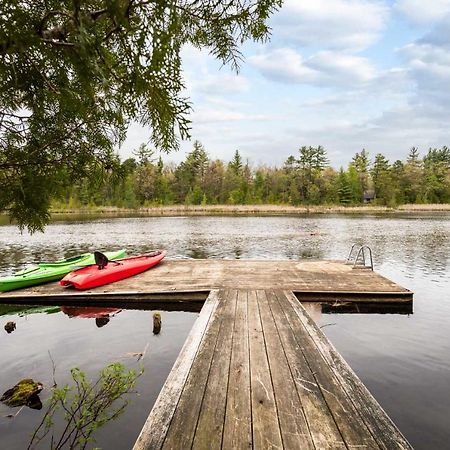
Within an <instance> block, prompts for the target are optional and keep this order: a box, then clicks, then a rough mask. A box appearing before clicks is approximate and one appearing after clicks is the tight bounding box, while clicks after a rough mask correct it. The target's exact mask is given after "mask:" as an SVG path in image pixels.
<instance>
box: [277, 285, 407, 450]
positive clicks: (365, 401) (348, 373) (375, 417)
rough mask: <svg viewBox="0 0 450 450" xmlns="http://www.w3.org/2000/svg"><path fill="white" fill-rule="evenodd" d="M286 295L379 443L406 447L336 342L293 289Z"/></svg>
mask: <svg viewBox="0 0 450 450" xmlns="http://www.w3.org/2000/svg"><path fill="white" fill-rule="evenodd" d="M285 295H286V298H287V299H288V300H289V302H290V303H291V305H292V307H293V308H294V310H295V311H296V312H297V314H298V316H299V318H300V320H301V321H302V323H303V325H304V327H305V329H306V330H307V332H308V333H309V335H310V337H311V340H313V341H314V342H315V344H316V345H317V348H318V349H319V351H320V352H321V354H322V356H323V358H324V359H325V360H326V361H327V363H328V364H329V365H330V367H332V368H333V370H334V373H335V376H336V378H337V379H338V380H339V381H340V383H341V386H342V388H343V389H344V390H345V391H346V392H347V394H348V395H349V397H350V398H351V401H352V402H353V403H354V405H355V406H356V408H357V409H358V411H360V413H361V414H362V417H363V419H364V421H365V422H366V424H367V426H368V428H369V429H370V430H371V432H372V434H373V435H374V436H375V437H376V440H377V444H378V445H379V446H380V447H381V448H383V449H385V450H395V449H401V450H407V449H411V448H412V447H411V445H410V444H409V442H408V441H407V440H406V439H405V438H404V436H403V435H402V434H401V432H400V431H399V430H398V429H397V427H396V426H395V425H394V423H393V422H392V421H391V419H390V418H389V416H388V415H387V414H386V413H385V412H384V410H383V409H382V408H381V406H380V405H379V403H378V402H377V401H376V400H375V398H374V397H373V396H372V394H371V393H370V392H369V390H368V389H367V388H366V387H365V386H364V384H363V383H362V382H361V380H360V379H359V378H358V377H357V375H356V374H355V373H354V372H353V370H352V369H351V368H350V366H349V365H348V364H347V362H346V361H345V360H344V359H343V358H342V356H341V355H340V354H339V352H338V351H337V350H336V349H335V348H334V346H333V344H332V343H331V342H330V341H329V340H328V339H327V337H326V336H325V335H324V334H323V332H322V331H321V330H320V329H319V328H318V326H317V325H316V324H315V323H314V321H313V320H312V319H311V318H310V317H309V316H308V314H307V313H306V311H305V310H304V308H303V306H302V305H301V303H300V302H298V300H297V299H296V298H295V296H294V295H293V294H292V293H291V292H285Z"/></svg>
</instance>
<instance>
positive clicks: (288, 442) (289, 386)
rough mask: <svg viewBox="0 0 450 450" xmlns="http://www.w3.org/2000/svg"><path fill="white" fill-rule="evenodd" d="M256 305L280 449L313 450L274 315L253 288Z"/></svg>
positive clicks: (265, 299) (264, 294)
mask: <svg viewBox="0 0 450 450" xmlns="http://www.w3.org/2000/svg"><path fill="white" fill-rule="evenodd" d="M257 297H258V306H259V311H260V317H261V322H262V328H263V333H264V340H265V342H266V349H267V356H268V358H269V365H270V367H272V368H273V370H272V371H271V373H272V381H273V387H274V393H275V399H276V404H277V410H278V417H279V422H280V430H281V436H282V440H283V445H284V448H287V449H292V450H308V449H314V448H315V446H314V444H313V441H312V438H311V432H310V430H309V427H308V423H307V421H306V417H305V412H304V410H303V405H302V403H301V401H300V398H299V396H298V395H297V390H296V386H295V382H294V378H293V376H292V373H291V370H290V367H289V364H288V361H287V359H286V355H285V353H284V349H283V346H282V343H281V340H280V336H279V335H278V331H277V329H276V326H275V318H274V317H273V315H272V312H271V310H270V307H269V303H268V301H267V295H266V292H265V291H257Z"/></svg>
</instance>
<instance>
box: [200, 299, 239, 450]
mask: <svg viewBox="0 0 450 450" xmlns="http://www.w3.org/2000/svg"><path fill="white" fill-rule="evenodd" d="M236 300H237V291H225V292H224V294H223V297H222V299H221V301H222V302H224V303H225V309H224V310H223V313H222V314H223V317H222V325H221V327H220V333H219V338H218V345H217V346H216V349H215V352H214V356H213V360H212V363H211V369H210V373H209V377H208V383H207V385H206V389H205V394H204V397H203V403H202V408H201V411H200V416H199V420H198V423H197V429H196V431H195V436H194V443H193V446H192V448H193V450H200V449H204V450H210V449H220V447H221V445H222V434H223V427H224V420H225V408H226V404H227V390H228V378H229V371H230V359H231V348H232V344H233V332H234V319H235V312H236Z"/></svg>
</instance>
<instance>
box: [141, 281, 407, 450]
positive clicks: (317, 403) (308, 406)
mask: <svg viewBox="0 0 450 450" xmlns="http://www.w3.org/2000/svg"><path fill="white" fill-rule="evenodd" d="M318 448H320V449H340V448H342V449H385V450H393V449H410V448H411V446H410V445H409V443H408V442H407V441H406V439H405V438H404V437H403V436H402V434H401V433H400V432H399V431H398V429H397V428H396V427H395V425H394V424H393V423H392V421H391V420H390V419H389V417H388V416H387V415H386V413H385V412H384V411H383V409H382V408H381V407H380V405H379V404H378V403H377V401H376V400H375V399H374V398H373V397H372V395H371V394H370V393H369V391H368V390H367V389H366V388H365V386H364V385H363V384H362V383H361V381H360V380H359V379H358V377H357V376H356V375H355V374H354V373H353V371H352V370H351V369H350V367H349V366H348V365H347V364H346V362H345V361H344V360H343V358H342V357H341V356H340V355H339V353H338V352H337V351H336V350H335V349H334V348H333V346H332V345H331V343H330V342H329V341H328V339H327V338H326V337H325V335H324V334H323V333H322V332H321V331H320V329H319V328H318V327H317V325H316V324H315V323H314V322H313V321H312V320H311V319H310V317H309V316H308V314H307V313H306V311H305V310H304V308H303V307H302V305H301V303H300V302H299V301H298V299H297V298H296V297H295V296H294V295H293V294H292V293H291V292H289V291H282V290H273V289H268V290H243V289H239V290H236V289H231V290H219V291H216V290H214V291H212V292H211V293H210V295H209V296H208V299H207V300H206V302H205V304H204V306H203V309H202V311H201V313H200V316H199V318H198V320H197V321H196V323H195V325H194V328H193V329H192V331H191V333H190V335H189V337H188V339H187V341H186V343H185V345H184V347H183V349H182V351H181V353H180V355H179V357H178V359H177V361H176V362H175V365H174V367H173V369H172V371H171V373H170V375H169V377H168V379H167V381H166V383H165V385H164V387H163V389H162V391H161V393H160V395H159V397H158V399H157V401H156V404H155V405H154V407H153V409H152V411H151V413H150V415H149V417H148V419H147V421H146V423H145V425H144V428H143V429H142V432H141V434H140V436H139V438H138V440H137V442H136V444H135V446H134V450H144V449H174V450H175V449H176V450H178V449H224V450H235V449H318Z"/></svg>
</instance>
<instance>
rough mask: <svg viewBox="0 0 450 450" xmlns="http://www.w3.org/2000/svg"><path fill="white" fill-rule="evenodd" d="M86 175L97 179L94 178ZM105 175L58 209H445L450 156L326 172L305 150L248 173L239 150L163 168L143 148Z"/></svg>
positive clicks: (319, 157)
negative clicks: (408, 205) (224, 206)
mask: <svg viewBox="0 0 450 450" xmlns="http://www.w3.org/2000/svg"><path fill="white" fill-rule="evenodd" d="M91 173H94V171H93V172H91ZM101 173H102V176H101V177H96V176H92V175H91V176H89V177H82V178H80V179H78V180H77V181H76V182H75V183H73V184H71V185H67V186H66V188H65V190H64V191H63V192H62V193H61V194H62V195H61V196H60V200H59V201H57V202H55V203H54V206H55V207H68V208H80V207H86V206H116V207H123V208H138V207H143V206H157V205H173V204H186V205H214V204H233V205H236V204H287V205H327V204H341V205H359V204H362V203H364V202H372V203H374V204H378V205H388V206H396V205H400V204H404V203H450V149H449V148H447V147H445V146H444V147H442V148H430V149H429V150H428V151H427V153H426V154H425V155H424V156H421V155H420V154H419V151H418V149H417V148H416V147H412V148H411V149H410V151H409V153H408V155H407V157H406V159H405V160H404V161H401V160H396V161H393V162H390V161H389V160H388V159H387V158H386V157H385V156H384V155H383V154H381V153H378V154H376V155H375V156H374V157H373V159H372V158H371V157H370V155H369V153H368V152H367V151H366V150H364V149H363V150H362V151H361V152H358V153H356V154H355V155H354V156H353V158H352V159H351V161H350V162H349V164H348V166H347V167H345V168H344V167H341V168H340V169H339V170H336V169H335V168H333V167H331V166H330V164H329V160H328V157H327V152H326V150H325V149H324V148H323V147H322V146H320V145H319V146H317V147H311V146H309V147H307V146H303V147H301V148H300V149H299V150H298V153H297V154H296V155H292V156H289V157H288V158H287V160H286V161H285V163H284V164H283V165H282V166H281V167H274V166H266V165H259V166H255V167H253V166H252V165H251V164H250V163H249V161H244V160H243V158H242V156H241V154H240V152H239V151H238V150H236V152H235V154H234V157H233V159H232V160H231V161H229V162H228V163H226V162H224V161H222V160H218V159H211V158H210V157H209V155H208V153H207V151H206V150H205V148H204V146H203V145H202V144H201V143H200V142H199V141H195V142H194V144H193V149H192V151H191V152H190V153H189V154H188V155H187V156H186V158H185V160H184V161H182V162H181V163H179V164H174V163H169V164H165V163H164V162H163V160H162V158H161V157H159V158H156V157H155V152H154V151H152V150H150V149H149V148H148V147H147V146H145V145H141V146H140V148H139V149H138V150H137V151H135V152H134V157H132V158H128V159H126V160H125V161H123V162H122V161H120V160H119V158H118V157H115V159H114V161H113V163H112V164H111V165H110V167H109V168H108V170H107V171H106V172H105V171H104V170H102V172H101Z"/></svg>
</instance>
